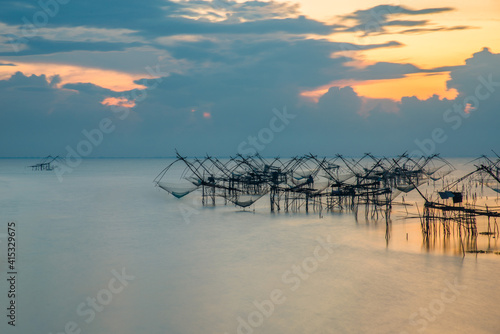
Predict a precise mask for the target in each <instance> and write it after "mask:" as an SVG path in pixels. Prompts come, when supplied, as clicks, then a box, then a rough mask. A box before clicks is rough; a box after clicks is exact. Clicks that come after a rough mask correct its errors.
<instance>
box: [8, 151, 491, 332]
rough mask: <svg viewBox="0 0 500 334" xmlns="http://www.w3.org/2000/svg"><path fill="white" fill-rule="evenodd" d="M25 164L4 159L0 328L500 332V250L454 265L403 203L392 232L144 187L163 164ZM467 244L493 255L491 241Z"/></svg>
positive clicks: (454, 257) (456, 256) (451, 245)
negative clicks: (12, 316)
mask: <svg viewBox="0 0 500 334" xmlns="http://www.w3.org/2000/svg"><path fill="white" fill-rule="evenodd" d="M34 162H36V161H32V160H25V159H15V160H5V159H4V160H0V217H1V219H0V241H1V243H0V275H1V280H0V305H1V309H2V310H4V311H2V317H1V318H0V319H3V320H1V322H0V332H1V333H54V334H55V333H64V332H65V327H66V332H67V333H71V332H75V333H78V330H81V333H89V334H94V333H95V334H102V333H121V334H132V333H134V334H136V333H151V334H153V333H246V334H248V333H399V334H401V333H500V317H499V316H498V311H499V309H500V308H499V306H500V288H499V277H500V256H499V255H495V254H494V253H492V254H479V255H477V256H476V255H475V254H467V255H466V256H465V258H464V257H463V256H462V251H461V249H460V241H459V240H458V239H457V238H455V237H453V236H452V237H450V238H449V239H446V238H444V237H442V236H438V237H437V238H435V239H433V240H431V242H430V243H429V244H427V245H426V244H423V243H422V236H421V233H420V222H419V220H418V219H401V218H402V217H404V216H405V211H406V210H405V208H404V207H403V206H397V205H396V206H395V207H394V212H393V214H392V216H391V218H392V223H391V224H390V226H389V229H387V226H386V222H385V219H382V218H381V219H380V220H379V221H375V220H370V221H365V219H364V215H359V217H358V220H357V221H356V220H355V218H354V216H353V215H352V214H349V213H344V214H341V213H324V215H323V217H320V216H319V215H318V214H309V215H307V214H305V213H302V214H284V213H281V214H271V213H270V212H269V208H268V206H267V201H266V197H264V198H263V199H261V201H259V202H258V203H257V205H256V207H255V212H253V211H252V212H241V210H240V209H238V208H235V207H234V206H219V207H216V208H201V207H200V205H199V201H197V198H196V196H197V195H196V194H191V195H189V196H187V197H185V198H183V199H181V200H177V199H175V198H173V197H172V196H170V195H169V194H167V193H166V192H164V191H162V190H159V189H158V188H155V187H154V186H153V183H152V180H153V178H154V177H155V176H156V175H157V174H158V173H159V172H160V171H161V170H162V169H163V168H164V167H165V166H166V165H167V163H168V161H167V160H122V159H110V160H86V161H84V162H83V163H82V165H81V166H79V167H78V168H76V169H75V170H74V171H73V173H71V174H68V175H65V176H64V178H63V182H59V180H58V178H57V177H56V176H55V175H54V173H53V172H32V171H31V170H29V169H27V168H25V166H27V165H29V164H32V163H34ZM457 162H458V161H455V163H457ZM467 168H470V166H469V167H463V168H462V169H461V171H458V175H460V172H464V173H465V170H466V169H467ZM431 190H432V189H431ZM398 200H399V201H401V198H399V199H398ZM418 200H419V198H418V194H417V195H415V194H413V193H410V194H409V195H408V196H406V198H405V202H407V203H414V202H415V201H418ZM409 210H410V211H411V210H415V208H414V207H411V208H410V209H409ZM9 221H14V222H16V225H17V227H16V229H17V231H16V233H17V271H18V282H17V288H16V289H17V304H18V305H17V319H16V321H17V322H16V327H15V328H12V327H11V326H8V325H7V320H8V319H7V317H6V314H7V310H6V308H7V306H8V304H7V303H8V298H7V292H8V283H7V280H6V277H7V271H8V268H7V261H6V260H7V258H6V248H7V240H6V233H7V223H8V222H9ZM388 236H389V238H387V237H388ZM318 240H321V241H318ZM478 248H479V249H489V250H493V251H498V250H499V247H498V245H497V239H496V238H493V237H489V238H488V237H487V236H481V237H480V238H479V239H478ZM315 255H316V257H315ZM113 271H114V273H113ZM122 271H124V273H125V274H126V277H125V278H123V277H121V279H122V281H120V280H117V279H116V277H117V276H120V274H119V273H121V272H122ZM127 276H128V277H127ZM110 284H111V285H110ZM112 290H113V291H112ZM92 302H94V303H92ZM92 305H94V306H92Z"/></svg>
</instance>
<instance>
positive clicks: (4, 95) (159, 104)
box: [0, 41, 500, 156]
mask: <svg viewBox="0 0 500 334" xmlns="http://www.w3.org/2000/svg"><path fill="white" fill-rule="evenodd" d="M303 42H305V41H303ZM307 43H311V44H307ZM307 43H306V44H300V43H299V44H298V45H297V46H296V49H290V50H289V51H292V52H294V54H295V56H296V58H293V57H292V58H286V59H285V60H284V59H282V58H281V57H280V54H279V52H278V51H279V50H271V51H272V52H269V54H268V55H265V56H262V57H261V58H259V60H258V61H256V63H251V62H244V63H241V64H239V66H238V67H234V66H236V65H235V64H233V65H232V66H233V67H232V71H231V72H227V69H226V72H219V71H215V72H214V71H210V70H209V69H206V71H204V72H200V71H198V72H196V73H184V74H172V75H171V76H169V77H163V78H159V79H156V80H149V82H148V85H147V86H149V87H150V88H149V89H145V90H141V91H135V94H134V92H133V91H129V92H123V93H116V92H113V91H111V90H107V89H104V88H101V87H98V86H95V85H92V84H81V83H80V84H67V85H64V86H62V87H59V88H58V87H56V86H55V85H53V84H51V80H50V79H48V78H46V77H45V76H30V77H27V76H24V75H23V74H22V73H17V74H15V75H14V76H12V77H11V78H10V79H8V80H2V81H0V98H1V99H2V101H3V103H4V105H5V106H6V108H2V111H1V112H0V124H1V125H0V140H2V141H7V140H8V141H9V142H10V143H12V144H11V145H9V146H4V147H2V151H1V152H0V155H2V156H12V155H21V156H27V155H28V156H29V155H43V154H48V153H52V154H61V155H64V154H65V147H66V145H70V146H74V145H76V144H77V143H78V142H79V140H81V139H82V137H81V136H82V134H81V131H82V130H84V129H87V130H90V129H92V128H95V127H96V126H97V124H99V121H100V120H101V119H102V118H103V117H108V118H110V119H112V120H113V122H114V124H115V125H116V129H117V130H116V131H115V132H113V134H111V135H109V136H108V137H107V138H105V139H104V140H103V144H102V145H101V146H99V147H98V148H96V150H95V153H94V155H95V156H166V155H171V154H172V152H173V148H174V147H177V148H179V149H181V150H182V151H183V153H185V154H190V155H203V154H205V153H206V152H210V153H211V154H215V155H229V154H234V153H235V152H236V151H237V149H238V144H239V143H241V142H242V141H244V140H246V139H247V138H248V136H256V135H258V133H259V131H260V130H261V129H262V128H263V127H266V126H268V124H269V121H270V119H271V118H272V117H273V115H274V114H273V112H272V109H273V108H278V109H280V110H281V109H282V108H283V106H285V105H286V106H287V110H288V112H289V113H290V114H293V115H295V116H296V118H295V119H294V120H293V121H291V122H290V124H288V125H287V126H286V128H285V129H284V130H283V131H282V132H280V133H278V134H276V135H275V138H274V140H273V141H272V143H270V144H269V145H267V146H266V148H265V149H264V150H263V151H261V153H262V154H264V155H278V154H279V155H281V156H287V155H295V154H297V153H301V152H313V153H317V154H326V155H328V154H334V153H337V152H340V153H348V154H356V153H363V152H366V151H372V152H373V153H375V154H386V155H389V154H395V153H396V152H404V151H407V150H408V151H412V150H414V149H418V148H419V146H418V145H417V143H422V142H425V140H426V139H428V138H429V137H430V136H431V134H432V132H433V130H434V129H436V128H441V129H443V131H445V135H446V137H447V140H446V141H445V142H444V143H442V144H437V145H436V152H441V153H444V154H449V155H458V156H467V155H477V154H479V153H483V152H485V153H487V152H488V151H489V150H490V149H491V148H493V149H498V148H499V147H498V140H497V139H498V138H497V131H496V127H497V126H498V124H500V114H499V113H498V108H497V106H498V104H499V103H500V94H499V93H498V92H500V72H499V70H498V69H499V68H500V66H499V65H500V55H499V54H494V53H492V52H491V51H489V50H488V49H484V50H482V51H481V52H478V53H476V54H474V55H473V56H472V57H471V58H469V59H468V60H467V62H466V64H465V65H463V66H460V67H456V68H454V69H452V70H451V73H450V75H451V79H450V81H449V83H448V85H449V87H453V88H456V89H457V90H458V91H459V93H460V94H459V96H457V98H456V99H454V100H449V99H440V98H439V97H437V96H433V97H431V98H429V99H418V98H416V97H405V98H403V99H402V100H401V101H399V102H398V101H391V100H384V99H369V98H365V97H363V96H360V95H358V94H357V93H356V92H355V91H354V90H353V89H352V88H351V87H348V86H347V87H342V88H340V87H332V88H330V90H329V91H328V92H327V93H326V94H324V95H323V96H322V97H321V98H320V99H319V101H318V103H310V102H305V101H303V100H301V98H300V97H299V93H300V91H299V87H300V86H301V85H305V84H311V85H312V84H318V83H321V82H326V81H327V80H330V79H331V77H333V76H334V75H336V76H338V77H349V76H351V75H352V73H349V72H348V71H349V70H348V69H347V68H345V67H344V65H343V64H344V63H345V62H347V61H349V59H348V58H339V59H332V58H328V57H325V56H324V55H325V54H329V52H330V49H329V47H327V45H328V44H327V43H325V44H324V46H323V47H324V49H323V51H322V54H323V56H320V55H316V58H312V59H311V61H310V62H309V63H304V60H303V58H302V57H304V56H305V53H299V52H298V51H299V50H308V47H309V49H311V47H312V46H315V45H314V43H315V42H314V41H308V42H307ZM320 44H321V43H320ZM317 47H318V46H315V49H316V48H317ZM260 49H262V50H264V49H265V48H259V50H260ZM286 50H287V49H286V48H284V49H283V51H282V52H283V53H284V52H285V51H286ZM303 52H305V51H303ZM273 55H276V56H275V57H273ZM280 62H281V63H283V62H285V63H284V64H283V66H282V67H280V66H279V64H280ZM294 62H296V63H297V64H304V67H305V68H296V69H293V70H292V72H291V73H288V71H290V69H291V68H293V64H294ZM315 66H317V68H316V69H315V70H314V68H315ZM387 66H388V67H387ZM390 66H392V65H391V64H385V63H382V64H380V65H378V66H374V67H373V68H372V69H370V70H369V71H368V72H367V76H368V75H371V76H376V75H382V74H383V72H384V68H390ZM258 68H263V70H261V71H257V70H256V69H258ZM328 69H330V71H327V70H328ZM312 70H314V71H313V72H314V73H311V74H310V75H309V76H305V75H304V73H302V71H304V72H307V71H312ZM414 70H416V69H415V68H413V67H411V66H408V65H402V67H401V69H399V71H400V72H399V73H400V74H402V73H405V72H408V71H414ZM370 71H371V72H372V73H371V74H370ZM324 72H326V73H324ZM490 74H491V77H489V75H490ZM359 75H360V76H361V74H359ZM481 76H483V78H484V79H485V80H486V81H487V82H492V86H491V87H490V88H491V89H493V90H494V91H493V92H490V91H489V90H487V88H484V87H483V88H482V89H481V93H483V94H485V93H490V96H489V97H488V98H487V99H485V100H481V101H479V102H480V105H479V106H472V107H477V108H471V109H470V114H466V113H463V112H461V111H460V110H462V111H463V110H464V109H465V108H466V102H467V101H468V102H471V101H472V100H470V101H469V100H467V97H468V96H474V94H476V89H477V87H478V85H479V84H481V80H482V79H480V78H481ZM241 78H245V80H243V81H242V80H241ZM53 80H54V79H52V81H53ZM215 83H216V84H215ZM155 84H156V85H155ZM497 84H498V86H496V85H497ZM485 89H486V90H485ZM133 96H136V97H137V96H142V98H141V99H136V100H135V101H134V103H135V106H133V107H131V108H128V109H130V113H131V116H130V117H128V118H127V119H126V120H120V119H118V118H117V117H116V114H115V113H114V112H113V111H112V110H111V106H109V105H108V106H106V105H103V104H102V102H103V101H104V100H105V99H108V98H111V97H112V98H115V99H114V100H111V99H110V100H108V101H115V102H116V101H118V102H119V101H131V98H132V97H133ZM472 102H473V101H472ZM130 106H131V105H130ZM457 110H458V111H457ZM463 115H466V117H463ZM446 116H448V117H451V116H453V117H455V118H453V121H451V122H450V121H447V118H446ZM457 117H460V120H461V121H460V122H461V124H460V126H458V127H456V126H457V124H458V123H457V122H458V121H457V119H458V118H457ZM455 127H456V128H455ZM14 129H15V130H14ZM479 134H481V135H479ZM158 143H161V144H158ZM40 152H43V154H42V153H40Z"/></svg>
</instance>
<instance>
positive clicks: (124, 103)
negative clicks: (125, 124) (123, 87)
mask: <svg viewBox="0 0 500 334" xmlns="http://www.w3.org/2000/svg"><path fill="white" fill-rule="evenodd" d="M101 104H102V105H105V106H118V107H126V108H133V107H135V101H133V100H132V101H130V100H127V99H126V98H124V97H108V98H105V99H104V100H103V101H102V102H101Z"/></svg>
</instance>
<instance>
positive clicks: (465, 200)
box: [408, 156, 500, 255]
mask: <svg viewBox="0 0 500 334" xmlns="http://www.w3.org/2000/svg"><path fill="white" fill-rule="evenodd" d="M474 161H478V163H476V164H475V165H474V167H475V170H473V171H472V172H470V173H467V174H466V175H464V176H462V177H460V178H458V179H457V180H455V181H453V182H451V183H449V184H447V185H446V186H444V187H443V189H442V190H440V191H438V192H437V194H438V197H437V200H432V199H431V200H429V199H428V198H427V197H426V196H424V195H423V194H422V192H421V191H420V190H419V189H418V186H417V185H415V189H416V190H417V191H418V193H419V194H420V196H421V197H422V198H423V199H424V201H425V202H424V207H423V212H422V215H421V227H422V233H423V236H424V244H427V245H428V244H429V242H430V240H432V239H433V238H434V239H435V238H436V236H437V235H438V234H440V233H441V231H442V232H443V235H444V236H445V237H447V236H449V235H450V234H451V233H453V234H455V233H456V234H457V235H458V237H459V238H460V240H461V243H462V247H461V249H462V250H463V252H464V255H465V252H466V251H470V249H471V247H466V246H465V245H469V246H470V245H474V244H475V245H476V250H477V235H478V227H477V220H478V219H480V218H481V219H485V220H486V223H487V230H486V231H483V232H480V233H479V234H484V235H493V236H499V235H500V231H499V228H498V224H497V221H496V218H498V217H500V207H499V206H494V205H491V203H490V205H488V203H487V202H486V201H485V200H484V199H480V198H479V196H478V191H479V192H480V193H479V195H481V194H482V193H483V187H484V186H485V185H486V186H487V187H488V188H490V189H491V190H493V191H494V192H496V193H497V201H498V193H500V157H498V156H497V158H496V159H491V158H488V157H486V156H483V157H481V158H479V159H476V160H474ZM408 182H409V183H412V184H413V181H412V179H411V178H408ZM487 199H488V198H487V197H486V200H487Z"/></svg>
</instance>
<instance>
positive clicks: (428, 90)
mask: <svg viewBox="0 0 500 334" xmlns="http://www.w3.org/2000/svg"><path fill="white" fill-rule="evenodd" d="M448 79H449V75H448V73H437V74H434V73H432V74H429V73H417V74H409V75H407V76H405V77H404V78H398V79H385V80H366V81H354V80H340V81H334V82H332V83H330V84H328V85H326V86H323V87H318V88H317V89H313V90H309V91H303V92H302V93H301V94H300V95H301V96H303V97H305V98H307V99H309V100H311V101H315V102H317V101H318V100H319V98H320V97H321V96H322V95H324V94H325V93H326V92H328V89H329V88H330V87H333V86H338V87H345V86H351V87H352V88H353V89H354V91H355V92H356V93H357V94H358V95H359V96H363V97H369V98H374V99H392V100H395V101H399V100H401V98H402V97H405V96H416V97H417V98H419V99H427V98H429V97H431V96H433V95H437V96H439V97H440V98H447V99H454V98H455V97H456V96H457V95H458V92H457V91H456V90H455V89H447V88H446V81H447V80H448Z"/></svg>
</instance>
